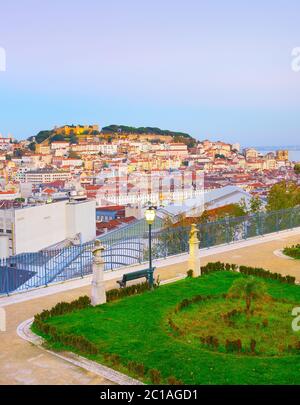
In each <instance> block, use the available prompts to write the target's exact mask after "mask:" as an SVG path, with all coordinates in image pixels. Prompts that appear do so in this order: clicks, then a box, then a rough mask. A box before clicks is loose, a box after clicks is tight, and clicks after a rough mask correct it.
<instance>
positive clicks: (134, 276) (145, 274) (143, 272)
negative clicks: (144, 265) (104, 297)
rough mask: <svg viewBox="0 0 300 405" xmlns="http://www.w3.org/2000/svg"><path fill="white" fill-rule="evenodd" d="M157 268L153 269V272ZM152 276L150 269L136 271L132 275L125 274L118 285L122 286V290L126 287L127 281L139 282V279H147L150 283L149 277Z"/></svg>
mask: <svg viewBox="0 0 300 405" xmlns="http://www.w3.org/2000/svg"><path fill="white" fill-rule="evenodd" d="M154 270H155V267H152V271H153V272H154ZM150 274H151V270H150V269H145V270H139V271H134V272H132V273H127V274H123V277H122V280H118V281H117V283H118V284H119V285H120V287H121V288H123V287H126V283H127V281H132V280H137V279H138V278H143V277H145V278H146V280H147V281H149V277H150Z"/></svg>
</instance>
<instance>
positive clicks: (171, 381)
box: [167, 376, 183, 385]
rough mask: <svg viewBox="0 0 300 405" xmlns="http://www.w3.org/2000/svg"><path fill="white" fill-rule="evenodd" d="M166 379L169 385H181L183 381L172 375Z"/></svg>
mask: <svg viewBox="0 0 300 405" xmlns="http://www.w3.org/2000/svg"><path fill="white" fill-rule="evenodd" d="M167 381H168V384H169V385H183V382H182V381H181V380H178V379H177V378H176V377H174V376H170V377H169V378H168V380H167Z"/></svg>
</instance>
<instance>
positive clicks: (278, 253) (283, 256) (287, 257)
mask: <svg viewBox="0 0 300 405" xmlns="http://www.w3.org/2000/svg"><path fill="white" fill-rule="evenodd" d="M273 253H274V255H275V256H277V257H280V258H281V259H286V260H296V259H294V258H293V257H290V256H287V255H285V254H284V253H283V250H282V249H277V250H274V252H273Z"/></svg>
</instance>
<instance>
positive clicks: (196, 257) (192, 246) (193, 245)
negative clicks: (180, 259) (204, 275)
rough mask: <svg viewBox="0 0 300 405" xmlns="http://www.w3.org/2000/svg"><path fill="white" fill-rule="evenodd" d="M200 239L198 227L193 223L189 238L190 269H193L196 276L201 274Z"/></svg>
mask: <svg viewBox="0 0 300 405" xmlns="http://www.w3.org/2000/svg"><path fill="white" fill-rule="evenodd" d="M199 245H200V241H199V239H198V229H197V225H196V224H192V225H191V232H190V239H189V261H188V266H189V267H188V270H193V274H194V277H199V276H201V265H200V246H199Z"/></svg>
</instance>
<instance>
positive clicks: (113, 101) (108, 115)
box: [0, 0, 300, 145]
mask: <svg viewBox="0 0 300 405" xmlns="http://www.w3.org/2000/svg"><path fill="white" fill-rule="evenodd" d="M262 3H263V4H262ZM299 21H300V2H299V0H291V1H289V0H286V1H280V0H273V1H271V0H265V1H263V2H262V1H256V0H254V1H251V2H246V1H241V0H239V1H233V0H228V1H226V2H225V1H224V0H220V1H214V0H210V1H208V0H207V1H201V0H185V1H182V0H181V1H177V0H160V1H157V0H151V1H144V0H105V1H104V0H84V1H83V0H51V1H49V0H44V1H41V0H18V1H17V0H9V1H4V0H3V1H1V6H0V47H2V48H4V49H5V52H6V59H7V66H6V72H0V133H2V134H4V135H7V134H8V133H12V134H13V135H14V136H16V137H17V138H27V137H28V136H30V135H34V134H36V133H37V132H38V131H39V130H41V129H49V128H52V127H54V126H55V125H58V126H60V125H64V124H77V123H80V124H93V123H98V124H99V125H100V126H105V125H109V124H124V125H133V126H157V127H161V128H163V129H171V130H178V131H184V132H188V133H190V134H191V135H193V136H195V137H196V138H198V139H204V138H210V139H213V140H217V139H221V140H225V141H229V142H240V143H241V144H243V145H286V144H288V145H293V144H300V73H296V72H293V71H292V69H291V60H292V57H291V52H292V49H293V48H295V47H300V22H299Z"/></svg>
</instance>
